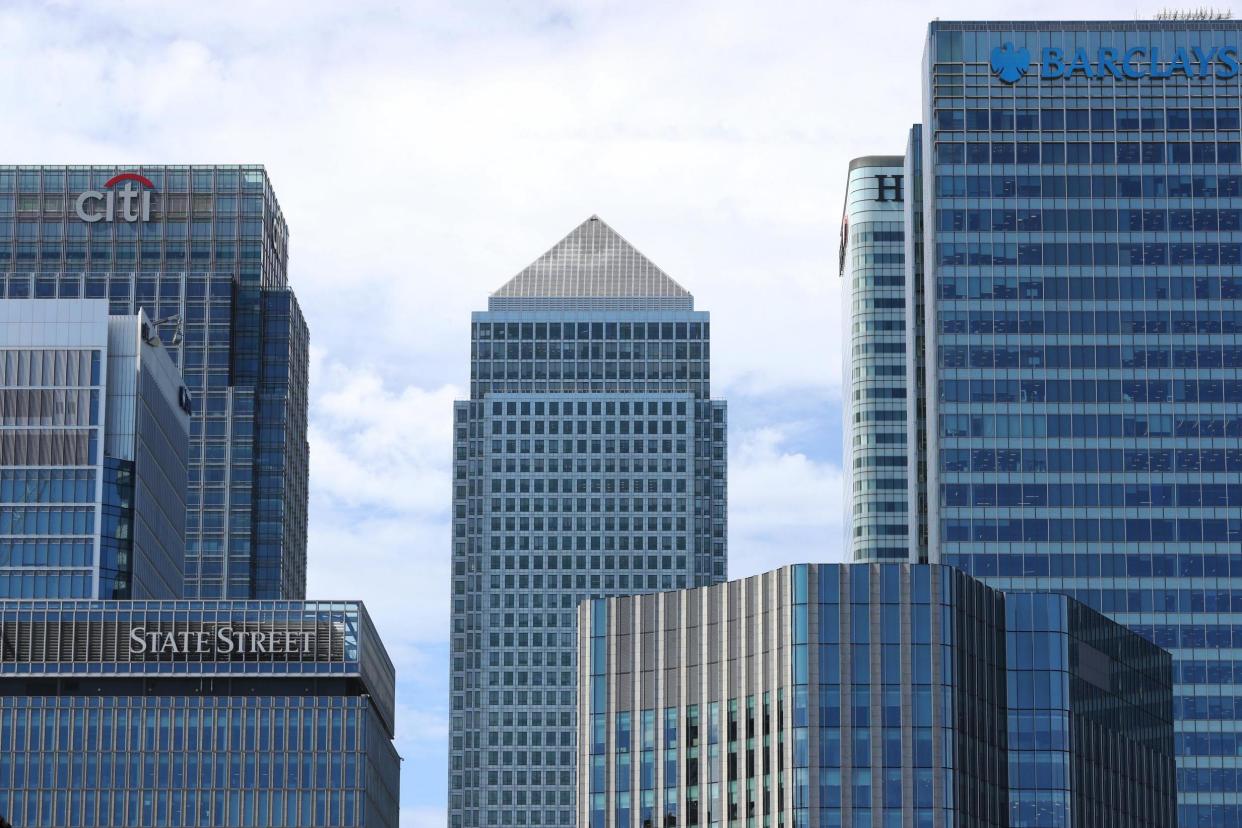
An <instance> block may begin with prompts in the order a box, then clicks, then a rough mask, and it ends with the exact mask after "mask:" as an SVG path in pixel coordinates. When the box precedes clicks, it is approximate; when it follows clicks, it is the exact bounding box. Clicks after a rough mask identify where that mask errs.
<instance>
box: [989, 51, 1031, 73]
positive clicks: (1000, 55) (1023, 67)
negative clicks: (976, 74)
mask: <svg viewBox="0 0 1242 828" xmlns="http://www.w3.org/2000/svg"><path fill="white" fill-rule="evenodd" d="M991 63H992V74H993V75H996V77H998V78H1000V79H1001V80H1003V81H1004V82H1005V83H1017V82H1018V81H1020V80H1022V78H1023V76H1024V75H1026V73H1027V71H1028V70H1030V68H1031V53H1030V52H1028V51H1027V50H1026V49H1025V48H1021V49H1015V48H1014V45H1013V44H1012V43H1009V42H1008V41H1006V42H1005V43H1004V44H1003V45H1001V46H997V47H996V48H995V49H993V50H992V61H991Z"/></svg>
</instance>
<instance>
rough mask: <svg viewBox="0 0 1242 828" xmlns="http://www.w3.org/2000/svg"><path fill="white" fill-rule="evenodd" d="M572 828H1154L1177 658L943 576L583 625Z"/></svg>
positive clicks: (714, 594) (815, 578)
mask: <svg viewBox="0 0 1242 828" xmlns="http://www.w3.org/2000/svg"><path fill="white" fill-rule="evenodd" d="M578 627H579V629H581V630H583V634H582V636H581V637H580V640H579V644H578V648H579V657H578V663H579V688H578V694H579V699H580V701H579V709H580V710H581V711H582V720H581V721H580V722H579V725H578V762H579V767H580V768H581V769H582V772H581V773H580V774H579V776H578V825H580V826H582V827H583V828H630V826H635V825H638V826H661V827H663V826H713V825H719V826H725V825H788V826H807V828H811V826H815V827H816V828H821V827H822V828H828V827H829V826H847V825H848V826H868V827H870V826H884V827H885V828H888V826H894V828H896V826H903V828H904V827H905V826H909V827H910V828H932V826H941V825H943V826H949V825H956V826H971V828H985V827H986V828H1017V826H1030V827H1031V828H1035V826H1039V827H1040V828H1052V826H1064V828H1077V826H1082V828H1095V826H1104V825H1109V826H1116V827H1117V828H1122V827H1123V826H1124V828H1138V827H1139V826H1149V828H1166V826H1168V825H1170V824H1171V822H1172V819H1173V814H1174V807H1175V799H1176V798H1175V791H1174V787H1173V784H1174V768H1173V721H1172V664H1171V659H1170V658H1169V654H1168V653H1167V652H1165V651H1164V650H1161V649H1160V648H1159V647H1157V646H1155V645H1154V644H1152V643H1151V642H1149V641H1145V640H1144V639H1143V638H1142V637H1140V636H1138V635H1136V634H1135V633H1134V632H1132V631H1130V630H1128V629H1126V628H1125V627H1123V626H1121V625H1120V624H1116V623H1114V622H1112V621H1109V620H1108V619H1107V618H1105V617H1103V616H1102V615H1100V614H1099V613H1096V612H1093V611H1092V610H1090V609H1088V608H1087V607H1085V606H1083V605H1082V604H1080V603H1078V602H1077V601H1074V600H1072V599H1070V598H1067V597H1066V596H1064V595H1053V594H1050V593H1013V594H1005V593H1002V592H999V591H997V590H995V589H990V588H988V587H986V586H984V585H983V584H982V583H980V582H979V581H977V580H975V579H973V578H970V577H967V576H966V575H964V574H962V573H961V572H958V571H955V570H954V569H952V568H951V567H947V566H928V565H908V564H874V565H861V564H860V565H855V566H848V565H847V566H843V565H840V564H821V565H808V564H799V565H795V566H789V567H784V568H781V569H778V570H776V571H774V572H767V573H764V574H762V575H756V576H753V577H750V578H746V579H744V580H740V581H730V582H728V583H727V584H724V585H717V586H712V587H706V588H699V589H687V590H680V591H675V592H665V593H661V594H658V595H640V596H628V597H622V598H611V599H607V600H600V601H588V602H584V603H583V604H581V605H580V606H579V608H578Z"/></svg>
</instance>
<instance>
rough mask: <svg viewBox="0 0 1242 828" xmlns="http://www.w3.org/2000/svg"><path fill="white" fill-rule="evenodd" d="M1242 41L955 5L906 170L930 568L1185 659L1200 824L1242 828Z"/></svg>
mask: <svg viewBox="0 0 1242 828" xmlns="http://www.w3.org/2000/svg"><path fill="white" fill-rule="evenodd" d="M1240 34H1242V24H1239V23H1238V22H1235V21H1227V20H1203V21H1195V20H1185V19H1178V20H1159V21H1142V20H1139V21H1119V22H1106V21H1092V22H1033V21H1023V22H988V23H959V22H946V21H937V22H935V23H933V24H931V27H930V30H929V36H928V40H927V44H926V52H925V61H924V75H923V101H924V109H923V113H922V116H923V117H922V125H921V126H918V127H916V129H915V131H914V132H913V133H912V135H911V139H910V142H909V145H908V146H909V152H908V153H907V158H906V164H905V177H906V181H905V185H906V186H905V195H906V201H905V203H906V219H907V225H906V226H907V227H908V228H913V226H914V223H915V222H918V223H921V227H919V228H918V229H914V230H913V231H912V232H911V233H909V234H907V235H908V238H907V242H906V250H907V254H908V256H907V261H906V277H907V278H906V285H905V287H906V299H907V301H906V311H907V319H906V324H907V330H908V331H910V330H912V329H914V326H921V327H922V329H923V331H925V338H924V339H923V341H922V342H918V341H917V338H916V337H911V336H908V337H907V346H908V348H907V359H908V365H909V367H910V370H911V371H912V372H913V374H914V376H915V377H916V378H917V379H919V380H920V381H921V383H922V388H921V389H920V388H916V387H915V386H914V385H911V386H910V387H911V388H913V389H914V392H913V396H912V397H910V398H908V402H907V406H908V408H907V421H908V422H916V421H917V420H918V412H917V411H916V410H915V407H916V406H918V405H922V406H924V407H925V423H926V426H925V427H924V428H923V429H922V431H921V433H919V434H915V435H911V437H910V440H911V447H912V450H911V452H910V459H909V466H908V469H909V472H910V475H911V478H912V479H916V478H917V473H916V469H917V468H920V467H922V468H925V469H926V478H925V480H926V485H925V489H922V490H923V491H925V498H923V499H921V500H920V499H919V495H918V494H917V492H918V491H920V488H919V487H918V486H917V485H916V486H915V487H914V489H913V491H914V492H915V494H913V495H912V497H911V500H910V502H909V503H908V504H907V507H906V508H907V513H908V515H910V516H911V527H912V531H911V533H910V535H909V538H910V546H909V559H910V560H920V559H922V557H924V556H925V557H926V558H927V559H928V560H930V561H932V562H939V563H945V564H952V565H955V566H958V567H961V568H962V569H964V570H966V571H967V572H969V573H971V574H973V575H975V576H977V577H980V578H983V579H985V580H986V581H987V582H988V583H989V584H991V585H993V586H996V587H999V588H1001V589H1007V590H1040V591H1055V592H1062V593H1066V594H1069V595H1071V596H1074V597H1076V598H1077V599H1079V600H1081V601H1083V602H1084V603H1086V604H1088V605H1090V606H1092V607H1093V608H1095V609H1097V610H1100V611H1103V612H1105V613H1106V614H1108V615H1109V616H1110V617H1112V618H1113V619H1115V620H1117V621H1119V622H1121V623H1124V624H1126V625H1127V626H1129V627H1130V628H1132V629H1134V630H1135V631H1137V632H1139V633H1140V634H1142V635H1144V636H1146V637H1147V638H1149V639H1151V640H1152V641H1154V642H1155V643H1157V644H1159V645H1160V646H1162V647H1164V648H1166V649H1168V650H1170V651H1171V652H1172V654H1173V656H1174V675H1175V682H1176V683H1175V696H1174V709H1175V714H1176V728H1177V737H1176V738H1177V753H1178V761H1179V784H1178V790H1179V796H1180V800H1179V817H1178V823H1179V824H1180V825H1182V826H1195V827H1197V826H1213V828H1215V826H1239V825H1242V759H1240V758H1239V757H1240V756H1242V749H1240V745H1242V732H1240V730H1242V724H1240V723H1242V701H1240V699H1242V696H1240V695H1239V694H1238V693H1237V692H1236V690H1235V687H1236V686H1237V684H1236V681H1242V658H1240V657H1239V656H1238V649H1237V648H1238V647H1242V643H1239V644H1235V641H1234V633H1235V631H1242V557H1239V554H1238V550H1239V549H1242V443H1240V442H1239V437H1242V370H1240V369H1242V338H1240V336H1239V335H1240V334H1242V207H1240V202H1239V201H1238V199H1239V197H1242V150H1240V147H1239V140H1240V138H1242V122H1240V118H1239V109H1240V108H1242V87H1240V85H1239V72H1238V63H1239V61H1238V54H1239V51H1238V48H1239V47H1238V45H1237V44H1238V41H1239V35H1240ZM916 235H917V241H918V242H920V243H921V244H922V251H921V253H917V252H913V251H914V246H913V245H914V240H912V239H911V238H909V237H910V236H916ZM846 255H847V257H848V252H847V254H846ZM920 516H926V518H925V527H926V534H925V536H921V535H920V533H919V532H918V530H917V529H916V523H917V520H918V519H919V517H920ZM1235 676H1236V677H1237V678H1236V679H1235Z"/></svg>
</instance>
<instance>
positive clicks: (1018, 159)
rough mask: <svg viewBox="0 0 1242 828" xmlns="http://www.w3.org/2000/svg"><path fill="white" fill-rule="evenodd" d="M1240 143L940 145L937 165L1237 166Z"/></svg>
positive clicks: (1056, 142) (937, 152)
mask: <svg viewBox="0 0 1242 828" xmlns="http://www.w3.org/2000/svg"><path fill="white" fill-rule="evenodd" d="M1240 150H1242V146H1240V145H1239V144H1238V142H1237V141H1210V140H1209V141H1195V142H1193V143H1191V142H1188V141H1169V142H1168V143H1167V144H1166V143H1165V142H1164V141H1144V142H1142V143H1139V142H1138V141H1117V142H1115V143H1114V142H1113V141H1104V142H1100V141H1095V142H1090V143H1089V142H1087V141H1070V142H1062V141H1052V142H1048V141H1045V142H1036V141H1018V142H1016V143H1015V142H1013V141H992V142H969V143H961V142H955V141H938V142H937V143H936V163H937V164H1163V163H1166V162H1168V163H1173V164H1216V163H1221V164H1236V163H1238V162H1239V161H1242V152H1240Z"/></svg>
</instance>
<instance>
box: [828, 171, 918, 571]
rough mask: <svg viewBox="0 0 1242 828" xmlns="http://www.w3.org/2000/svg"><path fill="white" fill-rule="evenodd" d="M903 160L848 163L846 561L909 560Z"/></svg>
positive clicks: (843, 268)
mask: <svg viewBox="0 0 1242 828" xmlns="http://www.w3.org/2000/svg"><path fill="white" fill-rule="evenodd" d="M904 163H905V159H904V158H902V157H901V156H899V155H897V156H890V155H872V156H867V157H865V158H857V159H855V160H853V161H851V162H850V169H849V181H848V184H847V187H846V196H845V214H844V216H843V218H842V222H841V263H840V274H841V276H842V277H844V279H845V290H846V296H847V297H848V299H849V304H850V335H849V339H848V348H847V349H846V357H845V358H846V365H845V374H846V377H847V378H848V379H847V384H846V388H847V391H846V394H845V403H844V415H843V420H844V423H845V429H844V433H845V447H844V452H843V455H842V456H843V457H844V458H845V460H846V462H845V469H846V484H847V491H849V492H850V497H849V499H848V509H849V514H847V515H846V520H845V526H846V528H847V532H848V543H849V549H850V557H851V559H853V560H856V561H883V560H906V559H908V558H909V554H910V552H909V514H910V511H909V508H908V497H907V487H908V481H909V479H910V476H909V471H908V468H907V467H908V440H909V431H908V429H907V425H906V403H907V398H908V394H907V376H906V374H907V368H906V321H905V320H906V309H905V304H906V298H905V284H906V279H905V234H904V233H903V232H902V227H903V215H902V212H903V208H904V206H905V204H904V202H905V184H904V178H905V176H904V174H903V165H904Z"/></svg>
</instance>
